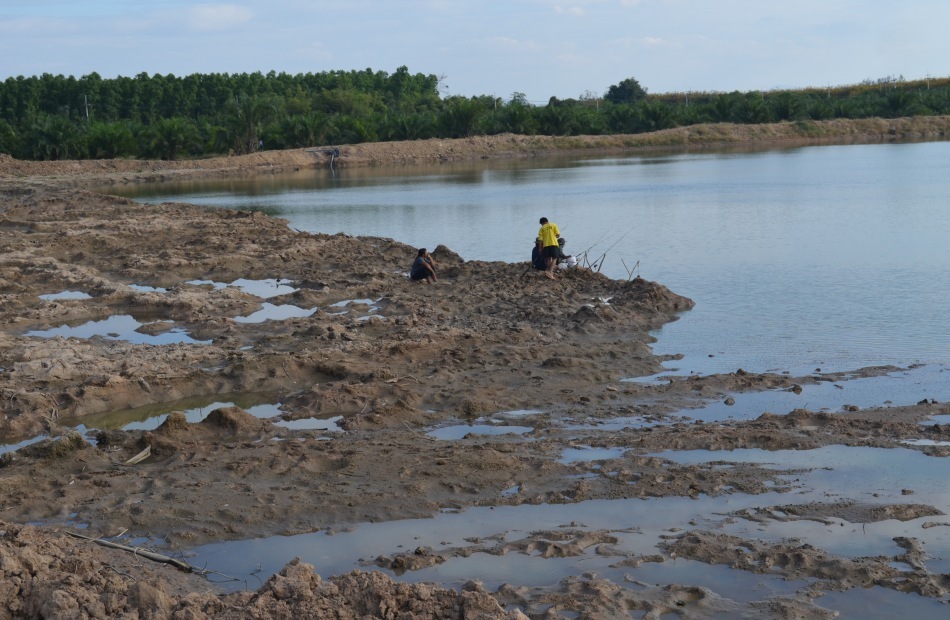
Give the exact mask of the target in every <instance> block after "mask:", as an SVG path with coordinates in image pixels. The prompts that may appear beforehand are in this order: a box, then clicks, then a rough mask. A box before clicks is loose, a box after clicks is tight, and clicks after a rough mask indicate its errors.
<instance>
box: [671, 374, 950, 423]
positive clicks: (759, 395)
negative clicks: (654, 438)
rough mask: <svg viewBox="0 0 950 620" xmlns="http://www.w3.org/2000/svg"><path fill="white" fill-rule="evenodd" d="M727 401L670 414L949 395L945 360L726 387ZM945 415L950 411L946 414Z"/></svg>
mask: <svg viewBox="0 0 950 620" xmlns="http://www.w3.org/2000/svg"><path fill="white" fill-rule="evenodd" d="M729 396H731V397H732V398H733V400H734V401H735V403H734V404H733V405H727V404H725V402H724V401H725V397H723V398H722V400H718V401H714V402H710V403H708V404H706V405H705V406H704V407H702V408H697V409H683V410H681V411H677V412H676V413H674V414H673V415H674V416H684V417H688V418H691V419H694V420H701V421H703V422H719V421H725V420H753V419H755V418H757V417H759V416H760V415H762V414H763V413H765V412H766V411H768V412H769V413H774V414H779V415H784V414H787V413H789V412H791V411H794V410H795V409H799V408H805V409H809V410H811V411H824V412H832V413H834V412H843V411H844V407H845V406H846V405H855V406H857V407H860V408H862V409H866V408H870V407H882V406H905V405H914V404H917V403H918V402H920V401H921V400H923V399H925V398H926V399H928V400H936V401H937V402H947V401H950V369H948V368H947V367H945V366H939V365H938V366H922V367H919V368H914V369H908V370H901V371H898V372H894V373H891V374H888V375H884V376H881V377H869V378H862V379H851V380H848V381H834V382H831V381H823V382H821V383H819V384H816V385H802V392H801V393H800V394H796V393H795V392H790V391H788V390H770V391H766V392H749V393H739V394H737V393H731V394H729ZM947 418H948V419H950V416H947Z"/></svg>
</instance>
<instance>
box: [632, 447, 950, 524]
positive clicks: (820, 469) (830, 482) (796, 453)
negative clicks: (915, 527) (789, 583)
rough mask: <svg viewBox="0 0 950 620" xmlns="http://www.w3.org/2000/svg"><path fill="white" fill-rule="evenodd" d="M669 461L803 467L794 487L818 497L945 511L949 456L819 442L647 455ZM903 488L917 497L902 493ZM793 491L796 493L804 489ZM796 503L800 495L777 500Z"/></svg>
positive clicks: (949, 499) (949, 502)
mask: <svg viewBox="0 0 950 620" xmlns="http://www.w3.org/2000/svg"><path fill="white" fill-rule="evenodd" d="M650 456H658V457H661V458H664V459H667V460H670V461H673V462H674V463H679V464H683V465H698V464H700V463H710V462H716V461H723V462H726V463H755V464H758V465H766V466H768V465H771V466H774V467H775V468H776V469H807V470H808V472H807V473H804V474H801V475H799V474H795V475H794V478H796V479H797V480H798V482H797V483H796V486H802V487H803V489H806V490H810V492H811V493H818V494H819V495H820V497H821V498H824V499H822V500H818V501H828V498H830V497H840V496H843V495H844V494H847V496H848V497H852V498H857V499H860V500H862V501H871V500H874V499H876V500H877V501H876V502H875V503H880V502H883V501H897V502H898V503H901V504H905V503H909V502H920V501H926V503H928V504H930V505H932V506H935V507H936V508H938V509H940V510H942V511H944V512H948V513H950V485H948V484H947V482H946V481H947V480H950V458H941V457H934V456H927V455H926V454H924V453H922V452H920V451H917V450H911V449H904V448H866V447H846V446H840V445H836V446H825V447H823V448H817V449H814V450H775V451H768V450H761V449H758V448H742V449H738V450H719V451H710V450H685V451H665V452H659V453H655V454H652V455H650ZM904 489H908V490H911V491H913V492H915V493H917V494H919V496H913V495H912V496H910V498H911V499H908V497H907V496H904V495H903V494H902V491H903V490H904ZM806 490H803V491H799V492H798V494H802V493H805V492H807V491H806ZM790 501H795V502H796V503H797V502H799V501H801V499H800V498H797V499H795V500H787V501H785V502H783V503H789V502H790Z"/></svg>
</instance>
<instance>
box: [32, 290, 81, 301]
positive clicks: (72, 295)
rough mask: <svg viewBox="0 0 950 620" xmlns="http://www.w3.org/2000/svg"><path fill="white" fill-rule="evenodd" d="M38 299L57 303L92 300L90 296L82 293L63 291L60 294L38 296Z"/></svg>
mask: <svg viewBox="0 0 950 620" xmlns="http://www.w3.org/2000/svg"><path fill="white" fill-rule="evenodd" d="M40 299H44V300H46V301H59V300H61V299H92V295H90V294H88V293H83V292H82V291H63V292H62V293H50V294H48V295H40Z"/></svg>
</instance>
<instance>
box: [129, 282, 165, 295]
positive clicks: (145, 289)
mask: <svg viewBox="0 0 950 620" xmlns="http://www.w3.org/2000/svg"><path fill="white" fill-rule="evenodd" d="M129 288H130V289H132V290H135V291H138V292H140V293H167V292H168V289H167V288H162V287H160V286H146V285H144V284H130V285H129Z"/></svg>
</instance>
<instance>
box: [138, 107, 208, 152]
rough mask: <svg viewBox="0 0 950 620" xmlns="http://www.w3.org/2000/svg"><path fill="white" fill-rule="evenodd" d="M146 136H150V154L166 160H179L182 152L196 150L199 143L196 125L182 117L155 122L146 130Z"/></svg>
mask: <svg viewBox="0 0 950 620" xmlns="http://www.w3.org/2000/svg"><path fill="white" fill-rule="evenodd" d="M145 135H147V136H148V147H149V150H148V151H147V152H148V154H149V155H151V156H153V157H160V158H161V159H165V160H175V159H178V154H179V153H180V152H181V151H183V150H185V151H187V150H189V149H192V148H194V147H195V145H196V144H197V142H198V140H197V137H198V132H197V131H196V129H195V125H194V123H192V122H191V121H190V120H189V119H186V118H181V117H180V116H176V117H175V118H162V119H159V120H157V121H155V122H154V123H152V124H151V125H150V126H149V127H148V128H147V129H146V130H145Z"/></svg>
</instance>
